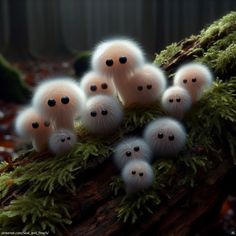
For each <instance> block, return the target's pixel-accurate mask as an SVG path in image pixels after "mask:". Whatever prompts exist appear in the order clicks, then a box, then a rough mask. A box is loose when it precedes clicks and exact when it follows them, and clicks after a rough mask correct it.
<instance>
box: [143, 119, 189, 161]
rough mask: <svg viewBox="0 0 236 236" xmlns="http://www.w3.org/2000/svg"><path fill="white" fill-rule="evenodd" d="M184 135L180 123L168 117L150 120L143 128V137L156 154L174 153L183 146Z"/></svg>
mask: <svg viewBox="0 0 236 236" xmlns="http://www.w3.org/2000/svg"><path fill="white" fill-rule="evenodd" d="M186 136H187V135H186V131H185V129H184V127H183V126H182V124H181V123H180V122H179V121H177V120H175V119H172V118H168V117H163V118H159V119H156V120H154V121H152V122H151V123H149V124H148V125H147V126H146V128H145V130H144V139H145V140H146V142H147V143H148V144H149V145H150V147H151V148H152V150H153V152H154V153H155V154H156V155H158V156H159V155H160V156H173V155H176V154H177V153H178V152H179V151H180V150H181V149H182V148H183V147H184V145H185V142H186Z"/></svg>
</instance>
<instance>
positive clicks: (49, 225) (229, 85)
mask: <svg viewBox="0 0 236 236" xmlns="http://www.w3.org/2000/svg"><path fill="white" fill-rule="evenodd" d="M235 24H236V13H231V14H229V15H227V16H225V17H224V18H222V19H220V20H219V21H217V22H215V23H213V25H211V26H210V27H209V28H208V29H206V30H203V31H202V32H201V34H200V35H197V36H191V37H190V38H188V39H185V40H183V41H181V42H180V43H176V44H173V45H171V46H169V47H167V49H166V50H163V51H162V52H161V53H160V54H159V55H157V57H156V60H155V63H157V64H159V65H161V66H162V67H163V68H164V69H165V70H166V71H167V73H168V75H169V76H170V78H171V75H173V73H174V71H175V69H176V68H178V66H180V65H181V64H182V63H184V62H186V61H189V60H193V59H194V60H198V61H202V62H204V63H206V64H208V65H209V66H210V67H211V68H212V71H213V72H214V73H215V75H216V76H217V77H219V78H220V79H222V80H224V81H227V82H226V83H222V82H216V83H215V85H214V87H213V88H212V90H210V91H209V92H208V93H207V94H206V95H205V96H204V98H203V99H202V100H201V101H199V103H198V104H196V106H195V108H194V109H193V111H192V112H191V114H189V115H188V116H187V118H186V119H185V120H184V122H185V125H186V126H187V129H188V131H189V138H188V145H187V147H188V149H186V150H185V151H184V153H182V154H181V155H180V156H179V157H178V158H176V159H175V160H157V161H156V162H154V163H153V167H154V171H155V183H154V185H153V186H152V188H151V189H150V190H147V191H146V192H142V193H140V194H138V195H135V196H131V197H127V196H126V195H125V192H124V188H123V183H122V181H121V180H120V178H119V172H118V170H117V169H116V168H115V166H114V164H113V162H112V160H111V155H112V150H113V147H114V145H115V143H116V142H117V141H119V140H121V139H122V138H123V137H124V136H126V135H134V134H135V135H138V134H141V133H142V129H143V127H144V126H145V124H147V123H148V122H149V121H151V120H153V119H155V118H156V117H158V116H161V115H163V114H164V113H163V111H162V110H161V108H160V106H159V104H156V105H154V106H153V107H150V108H148V109H135V108H134V109H130V110H126V111H125V119H124V123H123V124H122V127H121V129H120V130H118V131H117V133H116V134H114V136H112V137H108V138H96V137H91V136H90V135H89V134H88V133H87V132H86V130H84V129H83V127H81V126H80V125H78V127H77V132H78V139H79V140H80V143H78V144H77V145H76V147H75V148H74V150H72V152H71V153H69V154H68V155H67V156H63V157H54V156H51V154H50V153H48V152H47V153H42V154H37V155H36V154H35V153H34V152H31V151H28V152H26V153H25V154H24V155H22V156H21V157H20V158H19V159H17V160H16V161H14V162H13V166H9V165H7V164H6V163H4V164H2V166H0V173H1V176H0V193H1V196H0V198H1V209H0V222H2V224H3V225H2V226H1V225H0V230H4V231H6V230H7V229H11V230H14V229H16V230H19V229H20V230H23V229H24V230H26V229H27V230H32V231H33V230H36V229H37V230H49V231H50V232H52V233H55V234H57V235H59V234H61V235H70V236H71V235H74V236H77V235H86V236H89V235H91V236H92V235H97V236H100V235H101V236H105V235H107V236H108V235H163V236H164V235H194V233H195V232H196V229H197V230H198V231H201V229H200V228H199V224H200V223H202V221H201V219H203V218H202V217H204V216H205V215H206V213H209V212H210V211H211V210H212V209H216V208H217V209H218V208H219V205H220V204H221V203H222V201H223V199H224V197H225V193H226V192H225V191H224V190H225V188H224V186H225V185H226V182H227V181H228V179H227V178H226V176H227V175H228V173H229V172H230V171H232V169H233V168H234V163H235V160H234V159H235V150H236V143H235V138H234V137H235V133H236V130H235V124H236V104H235V91H236V80H235V76H236V75H235V69H236V64H235V54H231V51H232V50H233V49H232V48H233V47H234V44H235V43H236V41H235V40H234V38H235V35H236V27H235ZM215 48H216V49H215ZM221 49H222V50H221ZM227 51H229V52H230V53H229V55H228V56H225V57H224V58H225V59H224V60H223V62H221V59H222V58H223V57H222V54H223V55H224V54H225V52H227ZM213 54H214V55H215V56H214V55H213ZM225 109H226V110H225ZM208 113H210V115H209V114H208ZM208 119H209V120H208ZM206 135H208V136H206ZM208 139H209V140H208ZM209 147H210V148H209ZM41 209H43V210H41ZM124 222H125V223H124ZM199 222H200V223H199ZM69 224H70V225H69Z"/></svg>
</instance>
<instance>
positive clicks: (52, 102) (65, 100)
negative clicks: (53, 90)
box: [48, 96, 70, 107]
mask: <svg viewBox="0 0 236 236" xmlns="http://www.w3.org/2000/svg"><path fill="white" fill-rule="evenodd" d="M69 102H70V99H69V98H68V97H67V96H64V97H62V98H61V103H62V104H68V103H69ZM48 106H50V107H54V106H56V100H55V99H53V98H50V99H48Z"/></svg>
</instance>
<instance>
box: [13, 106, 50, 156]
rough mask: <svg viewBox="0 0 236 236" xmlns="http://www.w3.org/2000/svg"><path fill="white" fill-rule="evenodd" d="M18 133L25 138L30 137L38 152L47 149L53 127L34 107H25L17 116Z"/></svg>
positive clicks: (16, 128)
mask: <svg viewBox="0 0 236 236" xmlns="http://www.w3.org/2000/svg"><path fill="white" fill-rule="evenodd" d="M15 130H16V133H17V134H18V135H19V136H20V137H22V138H25V139H30V140H31V141H32V145H33V147H34V149H35V150H36V151H37V152H41V151H43V150H45V149H46V148H47V146H48V138H49V135H50V134H51V133H52V131H53V128H52V126H51V124H50V122H49V121H48V120H47V119H44V117H43V116H41V115H40V114H39V113H38V112H37V111H36V110H35V109H34V108H32V107H29V108H25V109H24V110H22V111H21V112H19V114H18V115H17V117H16V120H15Z"/></svg>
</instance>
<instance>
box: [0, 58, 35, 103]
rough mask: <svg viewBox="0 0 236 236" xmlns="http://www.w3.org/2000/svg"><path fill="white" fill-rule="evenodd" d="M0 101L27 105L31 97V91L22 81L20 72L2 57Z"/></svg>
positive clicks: (0, 64) (0, 59) (0, 66)
mask: <svg viewBox="0 0 236 236" xmlns="http://www.w3.org/2000/svg"><path fill="white" fill-rule="evenodd" d="M0 83H1V86H0V99H3V100H6V101H10V102H17V103H25V102H26V101H27V99H28V98H29V97H30V94H31V92H30V89H29V87H28V86H27V85H26V84H25V83H24V81H23V80H22V79H21V77H20V74H19V72H18V71H17V70H16V69H15V68H13V67H12V66H11V65H10V64H9V63H8V62H7V61H6V59H5V58H4V57H3V56H2V55H0Z"/></svg>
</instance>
